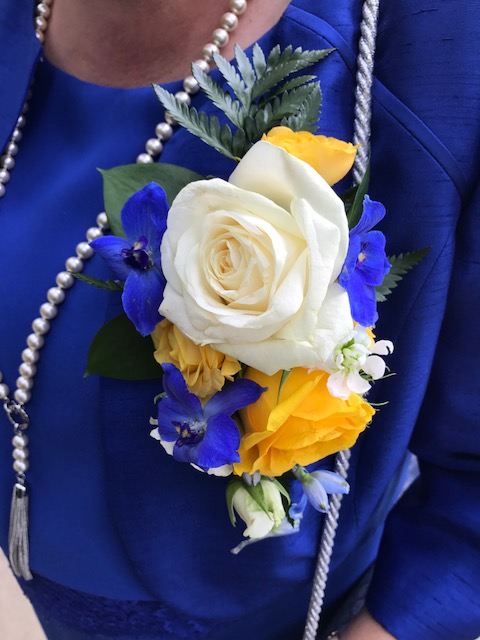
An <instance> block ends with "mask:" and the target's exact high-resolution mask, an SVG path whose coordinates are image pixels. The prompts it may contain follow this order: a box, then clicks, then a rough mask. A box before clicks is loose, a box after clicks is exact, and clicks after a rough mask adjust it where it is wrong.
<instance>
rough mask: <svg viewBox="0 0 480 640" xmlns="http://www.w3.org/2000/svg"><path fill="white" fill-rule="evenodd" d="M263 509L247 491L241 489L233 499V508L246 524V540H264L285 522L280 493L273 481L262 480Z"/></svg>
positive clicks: (244, 533)
mask: <svg viewBox="0 0 480 640" xmlns="http://www.w3.org/2000/svg"><path fill="white" fill-rule="evenodd" d="M260 485H261V487H262V490H263V500H264V505H263V507H262V506H260V505H259V504H258V502H257V501H256V500H255V499H254V498H253V497H252V496H251V495H250V493H249V492H248V490H247V489H245V488H244V487H241V486H240V487H239V488H238V489H237V490H236V491H235V493H234V494H233V497H232V507H233V509H235V511H236V512H237V513H238V515H239V516H240V518H241V519H242V520H243V521H244V522H245V524H246V525H247V528H246V529H245V531H244V532H243V535H244V536H245V537H246V538H252V539H257V538H264V537H265V536H267V535H269V534H270V533H273V532H274V530H275V528H276V527H278V526H279V525H280V524H281V523H282V522H283V520H284V518H285V516H286V513H285V509H284V507H283V503H282V496H281V494H280V491H279V490H278V488H277V487H276V486H275V484H274V483H273V482H272V481H271V480H267V479H265V478H262V479H261V481H260Z"/></svg>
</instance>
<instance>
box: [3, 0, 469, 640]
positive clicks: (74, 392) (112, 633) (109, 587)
mask: <svg viewBox="0 0 480 640" xmlns="http://www.w3.org/2000/svg"><path fill="white" fill-rule="evenodd" d="M0 8H2V12H1V13H0V15H1V16H2V17H1V18H0V35H1V36H2V42H3V43H4V45H3V46H4V50H5V51H8V56H9V58H8V60H9V63H8V64H5V62H1V61H0V82H1V83H2V85H1V86H2V87H3V89H2V91H3V95H4V96H6V98H5V99H3V100H2V104H1V106H0V143H1V145H3V144H4V143H5V142H6V140H7V139H8V136H9V134H10V133H11V131H12V128H13V126H14V123H15V120H16V117H17V116H18V113H19V111H20V108H21V104H22V102H23V100H24V97H25V94H26V91H27V86H28V83H29V79H30V77H31V76H32V75H35V87H34V93H33V98H32V100H31V106H30V110H29V113H28V120H27V125H26V127H25V129H24V138H23V140H22V141H21V143H20V151H19V154H18V156H17V163H16V166H15V168H14V170H13V171H12V176H11V180H10V182H9V183H8V184H7V194H6V196H5V197H4V198H3V199H2V200H1V201H0V220H1V225H2V226H1V228H2V233H1V234H0V265H1V266H2V269H3V277H2V278H0V300H1V311H2V313H1V314H0V327H1V331H0V335H1V343H0V368H1V370H2V371H3V372H4V374H5V378H6V380H7V381H9V384H10V386H13V385H14V381H15V379H16V377H17V375H18V374H17V373H16V371H17V367H18V365H19V364H20V354H21V351H22V349H23V348H24V342H25V338H26V336H27V335H28V333H30V324H31V321H32V320H33V318H35V317H36V316H37V315H38V307H39V305H40V304H41V303H42V302H43V301H44V299H45V292H46V290H47V288H48V287H50V286H53V284H54V277H55V274H56V273H57V272H58V271H60V270H62V269H63V265H64V262H65V260H66V258H68V257H69V256H70V255H74V253H75V246H76V244H77V243H78V242H80V241H81V240H83V239H84V236H85V230H86V229H87V228H88V227H89V226H92V225H93V224H94V222H95V217H96V214H97V213H98V212H99V211H101V210H102V185H101V178H100V174H99V173H98V172H97V171H96V168H97V167H99V168H109V167H112V166H115V165H119V164H126V163H130V162H133V161H134V159H135V157H136V156H137V155H138V153H140V152H141V151H142V148H143V144H144V141H145V140H146V139H147V138H149V137H151V136H152V133H153V131H154V127H155V124H156V123H157V122H159V121H160V120H161V119H162V115H163V112H162V108H161V107H160V105H159V103H158V102H157V100H156V98H155V97H154V95H153V92H152V90H151V89H150V88H145V89H133V90H124V89H112V88H105V87H99V86H95V85H91V84H87V83H84V82H81V81H79V80H77V79H75V78H73V77H71V76H69V75H67V74H65V73H63V72H61V71H59V70H58V69H56V68H54V67H53V66H52V65H51V64H49V63H48V62H47V61H38V60H37V58H38V55H39V48H38V44H37V43H36V41H35V38H34V34H33V27H32V24H31V15H32V1H31V0H30V1H29V2H25V3H20V4H19V3H16V2H14V0H0ZM360 15H361V3H360V2H359V1H358V0H339V1H338V2H336V3H329V2H323V1H321V0H293V1H292V2H291V4H290V5H289V7H288V8H287V10H286V12H285V14H284V16H283V17H282V18H281V20H280V21H279V23H278V24H277V25H276V26H275V27H274V28H273V29H272V30H271V31H269V32H268V33H267V34H265V36H264V37H263V38H261V40H260V45H261V46H262V47H263V49H264V50H269V49H270V48H271V47H272V46H273V45H275V44H280V45H282V46H285V45H287V44H293V45H294V46H300V45H301V46H303V47H304V48H324V47H335V49H336V51H335V52H334V53H333V54H332V55H330V56H329V57H328V59H327V60H326V61H325V62H323V63H321V64H320V65H319V66H318V69H317V72H318V74H319V77H320V78H321V82H322V89H323V93H324V105H323V109H322V115H321V120H320V128H321V133H323V134H325V135H332V136H335V137H338V138H341V139H344V140H350V139H351V137H352V126H353V107H354V88H355V58H356V51H357V41H358V35H359V23H360ZM479 19H480V7H478V6H476V5H475V4H474V3H471V2H468V1H467V0H465V1H464V0H455V1H454V0H443V1H442V2H440V1H439V0H437V1H435V0H425V2H422V7H421V8H419V7H418V2H417V1H416V0H405V1H404V2H401V3H386V2H385V3H383V8H382V14H381V19H380V24H379V37H378V43H377V53H376V78H375V83H374V91H373V96H374V117H373V139H372V181H371V188H370V195H371V197H372V198H374V199H376V200H380V201H382V202H383V203H384V204H385V205H386V207H387V217H386V218H385V220H384V221H383V222H382V229H383V231H384V232H385V234H386V235H387V249H388V252H389V253H390V254H396V253H399V252H402V251H407V250H413V249H417V248H420V247H425V246H430V247H431V251H430V253H429V255H428V257H427V258H426V259H425V261H424V262H423V263H422V264H421V265H420V266H419V267H418V268H417V269H416V270H415V271H414V272H412V273H411V274H409V275H408V276H407V278H406V279H405V281H404V282H402V283H401V284H400V285H399V287H398V289H397V290H396V291H395V292H394V294H392V297H391V299H390V300H389V302H387V303H386V304H385V306H384V307H382V308H381V309H380V322H379V324H378V326H377V330H376V333H377V335H378V337H380V338H387V339H391V340H393V341H394V343H395V347H396V350H395V353H394V354H393V356H392V357H391V358H390V360H389V365H390V366H391V368H392V370H393V371H395V372H396V374H397V375H396V376H395V377H394V378H388V379H386V380H384V381H381V382H379V383H377V384H376V385H375V389H374V393H373V394H372V395H371V397H370V399H371V400H372V401H373V402H378V401H384V400H388V401H389V403H388V405H387V406H385V407H382V409H381V411H380V412H379V414H378V415H377V416H376V418H375V420H374V422H373V424H372V426H371V427H370V428H369V429H368V430H367V432H366V433H364V434H363V435H362V436H361V438H360V440H359V442H358V444H357V446H356V447H355V449H354V452H353V457H352V466H351V472H350V482H351V493H350V494H349V496H347V497H346V498H345V500H344V506H343V511H342V515H341V521H340V526H339V530H338V535H337V542H336V546H335V551H334V556H333V561H332V572H331V577H330V580H329V585H328V588H327V596H326V598H327V610H329V611H331V610H334V608H335V606H336V604H337V603H338V601H339V600H340V599H341V598H342V597H343V595H344V594H345V593H346V592H347V591H348V589H349V588H350V587H351V585H352V584H354V583H355V581H356V580H357V579H358V578H359V577H360V576H361V575H362V573H363V572H364V571H365V569H366V568H367V567H368V566H369V565H370V564H371V563H372V562H373V561H374V560H375V559H376V571H375V575H374V578H373V583H372V585H371V588H370V592H369V596H368V601H367V603H368V606H369V609H370V610H371V612H372V613H373V615H374V616H375V617H376V618H377V619H378V620H379V621H380V622H381V624H383V625H384V626H385V627H386V628H387V629H388V630H389V631H390V632H391V633H392V634H393V635H395V636H396V637H398V638H399V639H400V640H424V639H425V640H435V639H438V640H451V639H452V638H455V639H456V640H472V639H473V638H474V637H476V636H478V635H480V603H479V598H478V593H480V561H479V555H478V550H479V548H480V536H479V531H480V512H479V510H478V504H479V502H480V437H479V435H478V433H479V432H478V425H479V423H480V416H479V402H478V398H479V390H480V385H479V382H478V381H479V380H480V375H479V374H480V372H479V359H478V355H477V351H478V346H479V338H478V317H479V316H480V299H479V287H478V282H479V279H480V252H479V246H480V243H479V242H478V240H477V239H476V236H475V231H474V230H475V229H476V230H477V231H478V221H479V210H480V194H479V190H478V184H479V181H478V168H479V166H480V162H479V160H480V157H479V156H480V144H478V143H479V142H480V126H479V121H480V108H479V107H480V101H479V99H480V78H479V69H480V65H478V56H479V54H480V51H479V46H478V39H476V38H475V33H476V31H475V30H476V28H477V27H476V25H478V24H479ZM214 73H215V72H214ZM169 88H170V89H171V90H172V91H175V90H178V89H179V88H180V83H179V82H178V83H172V84H171V85H169ZM195 106H197V108H202V107H203V106H205V107H206V109H207V110H209V108H210V107H209V106H208V105H205V100H204V99H203V98H202V97H201V96H197V97H195ZM161 160H162V162H169V163H173V164H180V165H182V166H185V167H188V168H191V169H193V170H196V171H198V172H200V173H207V174H215V175H218V176H220V177H225V178H227V177H228V175H229V172H230V171H231V169H232V164H231V163H230V162H229V161H228V160H226V159H225V158H223V157H221V156H220V155H219V154H217V153H216V152H215V151H213V150H211V149H210V148H209V147H206V146H205V145H204V144H203V143H201V142H199V141H198V140H195V139H194V138H192V136H190V135H189V134H188V133H186V132H185V131H183V130H179V131H177V132H176V133H175V134H174V136H173V138H172V140H170V141H169V142H168V143H167V144H166V146H165V150H164V153H163V154H162V157H161ZM344 186H348V184H347V183H345V185H344ZM86 272H87V273H89V274H91V275H96V276H99V277H108V276H109V274H108V272H107V270H106V268H105V267H104V265H103V264H102V262H101V260H100V259H98V258H97V257H94V258H93V259H92V260H91V261H90V262H89V263H88V266H87V267H86ZM117 312H118V300H117V298H116V297H115V295H114V294H112V295H109V294H105V293H104V292H99V291H97V290H95V289H92V288H90V287H88V286H86V285H84V284H82V283H76V284H75V286H74V287H73V289H72V290H71V291H70V292H69V293H68V295H67V299H66V301H65V302H64V304H63V305H62V307H61V309H60V312H59V315H58V317H57V318H56V319H55V320H54V321H53V323H52V324H53V326H52V330H51V333H50V334H49V335H48V336H47V340H46V345H45V347H44V349H43V350H42V356H41V360H40V363H39V371H38V374H37V376H36V378H35V387H34V389H33V394H32V401H31V402H30V403H29V413H30V416H31V427H30V429H29V437H30V455H31V469H30V470H29V472H28V481H29V485H30V489H31V531H30V540H31V566H32V570H33V572H34V574H35V579H34V580H33V581H32V582H31V583H28V584H23V587H24V589H25V590H26V593H27V594H28V596H29V597H30V599H31V600H32V602H33V604H34V606H35V607H36V609H37V611H38V612H39V614H40V616H41V619H42V621H43V623H44V625H45V628H46V630H47V634H48V637H49V638H51V639H52V640H56V639H57V638H65V639H72V640H75V639H76V640H83V639H84V638H118V639H120V640H121V639H127V638H140V639H143V638H162V639H163V638H165V639H169V638H189V639H190V638H208V639H209V640H221V639H225V638H228V639H229V640H244V638H246V637H255V638H258V639H259V640H293V639H295V638H300V637H301V635H302V630H303V624H304V618H305V615H306V611H307V607H308V601H309V597H310V589H311V586H312V576H313V571H314V567H315V561H316V553H317V549H318V541H319V535H320V531H321V517H320V515H319V514H317V513H316V512H313V510H309V511H308V512H307V513H306V515H305V518H304V520H303V523H302V530H301V532H300V533H299V534H297V535H292V536H288V537H285V538H278V539H270V540H266V541H263V542H261V543H258V544H255V545H251V546H250V547H248V548H246V549H245V550H244V551H243V552H242V553H241V554H240V555H238V556H234V555H232V554H230V549H231V548H232V547H234V546H235V545H236V544H238V542H239V541H240V540H241V528H240V527H237V528H236V529H233V528H232V527H231V525H230V523H229V520H228V516H227V513H226V508H225V499H224V489H225V485H224V481H223V480H219V479H217V478H212V477H209V476H206V475H202V474H200V473H196V472H194V471H193V470H192V469H191V468H190V467H189V466H187V465H182V464H179V463H177V462H175V461H173V460H172V459H171V458H170V457H168V456H166V454H165V453H164V451H163V450H162V448H161V447H160V446H159V445H158V443H157V442H156V441H154V440H153V439H152V438H150V437H149V430H150V425H149V417H150V415H152V413H153V397H154V396H155V395H156V393H157V392H158V386H157V384H156V383H155V382H148V383H144V382H138V383H131V382H129V383H127V382H120V381H114V380H108V379H102V378H98V377H93V376H92V377H87V378H84V377H83V372H84V369H85V361H86V355H87V351H88V346H89V343H90V341H91V340H92V338H93V336H94V335H95V333H96V331H97V330H98V329H99V327H100V326H102V325H103V324H104V322H105V321H106V320H107V319H108V318H110V317H112V316H113V315H115V314H116V313H117ZM0 422H1V427H2V428H1V430H0V543H1V546H2V547H3V548H5V547H6V541H7V532H8V511H9V500H10V492H11V487H12V483H13V481H14V476H13V472H12V470H11V457H10V456H11V445H10V439H11V431H10V429H9V427H8V424H7V422H6V419H5V416H3V415H0ZM408 447H410V448H411V450H413V451H414V452H415V453H416V454H417V455H418V456H419V459H420V465H421V471H422V475H421V478H420V479H419V480H418V481H417V482H416V483H415V485H414V486H413V487H412V488H411V490H410V491H409V492H407V494H405V495H404V496H403V498H402V500H401V501H400V502H399V503H398V504H397V506H396V507H395V508H394V509H393V510H392V511H391V513H390V515H389V517H388V519H387V525H386V527H385V530H384V520H385V518H386V515H387V512H388V511H389V510H390V508H391V507H392V505H393V503H394V501H395V499H396V497H397V492H398V485H399V482H400V479H401V477H402V475H403V471H404V460H405V454H406V451H407V448H408ZM329 463H331V461H329ZM382 534H383V537H382ZM381 538H382V543H381V547H380V550H379V545H380V540H381Z"/></svg>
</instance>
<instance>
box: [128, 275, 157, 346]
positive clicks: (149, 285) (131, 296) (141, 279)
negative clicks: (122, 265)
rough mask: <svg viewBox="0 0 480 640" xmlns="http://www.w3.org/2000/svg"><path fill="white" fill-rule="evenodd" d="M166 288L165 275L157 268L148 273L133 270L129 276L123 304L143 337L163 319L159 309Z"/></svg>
mask: <svg viewBox="0 0 480 640" xmlns="http://www.w3.org/2000/svg"><path fill="white" fill-rule="evenodd" d="M164 287H165V280H164V278H163V275H162V273H161V272H160V271H159V270H158V269H156V268H153V269H149V270H148V271H139V270H137V269H131V270H130V273H129V274H128V278H127V280H126V282H125V289H124V291H123V294H122V304H123V308H124V309H125V313H126V314H127V316H128V317H129V319H130V320H131V321H132V322H133V324H134V325H135V328H136V330H137V331H138V332H139V333H140V334H141V335H142V336H147V335H148V334H150V333H152V331H153V330H154V329H155V327H156V325H157V324H158V323H159V322H160V320H161V319H162V317H161V315H160V314H159V312H158V307H159V306H160V303H161V301H162V298H163V289H164Z"/></svg>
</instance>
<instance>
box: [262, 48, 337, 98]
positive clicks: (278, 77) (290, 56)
mask: <svg viewBox="0 0 480 640" xmlns="http://www.w3.org/2000/svg"><path fill="white" fill-rule="evenodd" d="M332 51H333V49H322V50H313V51H303V49H302V48H301V47H298V48H297V49H295V50H294V49H293V48H292V47H291V46H288V47H286V48H285V49H284V50H283V51H280V47H274V48H273V49H272V51H271V52H270V55H269V56H268V59H267V66H266V69H265V72H264V74H263V76H261V77H259V78H257V81H256V83H255V85H254V87H253V91H252V99H255V98H257V97H259V96H261V95H263V94H264V93H267V92H268V91H270V90H271V89H273V88H274V87H275V86H276V85H277V84H279V83H280V82H282V81H283V80H285V78H287V77H288V76H289V75H290V74H292V73H294V72H296V71H301V70H302V69H305V68H306V67H310V66H312V65H313V64H316V63H317V62H319V61H320V60H322V59H323V58H325V57H326V56H328V54H329V53H331V52H332Z"/></svg>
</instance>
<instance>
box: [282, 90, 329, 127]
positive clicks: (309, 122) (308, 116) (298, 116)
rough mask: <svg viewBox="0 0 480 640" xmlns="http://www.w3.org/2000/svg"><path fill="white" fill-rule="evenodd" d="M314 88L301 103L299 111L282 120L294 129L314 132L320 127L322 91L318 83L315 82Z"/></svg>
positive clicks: (283, 123) (284, 124)
mask: <svg viewBox="0 0 480 640" xmlns="http://www.w3.org/2000/svg"><path fill="white" fill-rule="evenodd" d="M313 85H314V90H313V91H311V92H310V93H309V95H308V96H307V97H306V99H305V101H304V102H303V103H302V104H301V105H300V108H299V109H298V113H295V114H292V115H290V116H288V117H285V118H283V119H282V121H281V122H280V124H281V125H283V126H285V127H290V129H292V131H310V132H311V133H314V132H315V131H316V130H317V129H318V125H317V122H318V117H319V113H320V109H321V106H322V92H321V90H320V85H319V84H318V83H313Z"/></svg>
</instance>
